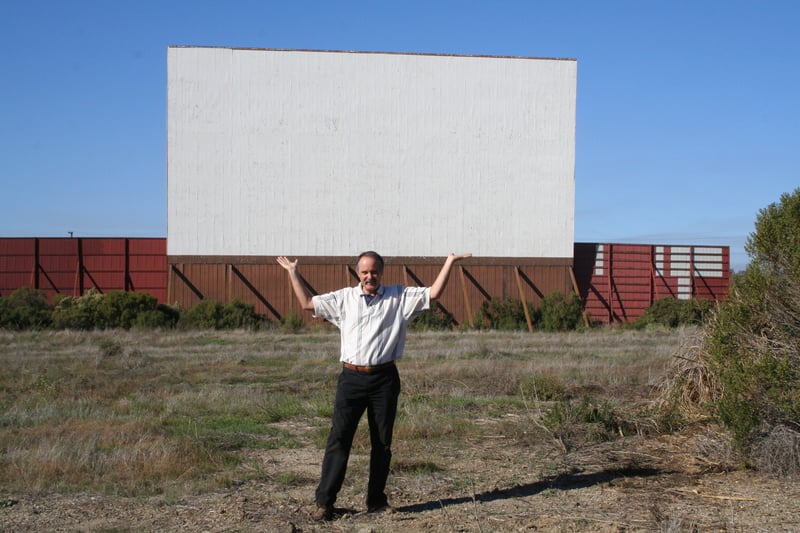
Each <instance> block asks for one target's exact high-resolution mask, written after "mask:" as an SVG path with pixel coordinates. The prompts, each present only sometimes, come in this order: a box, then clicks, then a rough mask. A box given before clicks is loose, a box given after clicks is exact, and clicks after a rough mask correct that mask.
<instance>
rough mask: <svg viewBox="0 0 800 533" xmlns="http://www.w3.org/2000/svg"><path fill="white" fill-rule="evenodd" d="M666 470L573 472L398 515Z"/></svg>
mask: <svg viewBox="0 0 800 533" xmlns="http://www.w3.org/2000/svg"><path fill="white" fill-rule="evenodd" d="M667 473H668V472H664V471H663V470H659V469H656V468H614V469H607V470H602V471H600V472H593V473H582V472H580V471H579V470H573V471H571V472H567V473H564V474H558V475H555V476H550V477H547V478H545V479H543V480H541V481H537V482H535V483H526V484H524V485H516V486H514V487H511V488H508V489H495V490H491V491H487V492H482V493H480V494H475V495H473V496H462V497H459V498H443V499H437V500H430V501H427V502H423V503H417V504H414V505H406V506H403V507H398V508H396V511H397V512H399V513H421V512H424V511H432V510H434V509H440V508H443V507H447V506H449V505H459V504H462V503H470V502H472V501H476V502H493V501H496V500H505V499H509V498H524V497H526V496H534V495H536V494H539V493H540V492H542V491H544V490H548V489H555V490H574V489H583V488H587V487H591V486H594V485H598V484H600V483H608V482H609V481H613V480H615V479H619V478H630V477H652V476H658V475H662V474H667Z"/></svg>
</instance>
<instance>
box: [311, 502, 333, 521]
mask: <svg viewBox="0 0 800 533" xmlns="http://www.w3.org/2000/svg"><path fill="white" fill-rule="evenodd" d="M311 518H313V519H314V520H316V521H317V522H328V521H330V520H333V505H320V504H317V508H316V509H314V512H313V513H311Z"/></svg>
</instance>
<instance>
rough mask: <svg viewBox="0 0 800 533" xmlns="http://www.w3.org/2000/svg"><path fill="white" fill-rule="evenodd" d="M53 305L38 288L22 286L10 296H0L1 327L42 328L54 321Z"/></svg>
mask: <svg viewBox="0 0 800 533" xmlns="http://www.w3.org/2000/svg"><path fill="white" fill-rule="evenodd" d="M51 314H52V306H51V305H50V304H48V302H47V297H46V296H45V295H44V293H43V292H42V291H40V290H37V289H31V288H29V287H20V288H18V289H16V290H15V291H14V292H12V293H11V294H10V295H9V296H8V297H2V296H0V328H8V329H17V330H22V329H29V328H36V329H41V328H45V327H48V326H49V325H50V324H51V323H52V317H51Z"/></svg>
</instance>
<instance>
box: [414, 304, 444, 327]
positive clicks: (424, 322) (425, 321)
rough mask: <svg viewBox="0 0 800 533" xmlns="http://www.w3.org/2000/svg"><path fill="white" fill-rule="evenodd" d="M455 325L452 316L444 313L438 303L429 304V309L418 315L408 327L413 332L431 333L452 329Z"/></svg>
mask: <svg viewBox="0 0 800 533" xmlns="http://www.w3.org/2000/svg"><path fill="white" fill-rule="evenodd" d="M454 324H455V320H454V319H453V315H451V314H450V313H446V312H445V311H444V309H443V308H442V306H441V305H439V302H437V301H433V302H431V308H430V309H426V310H425V311H423V312H422V313H420V314H419V316H417V317H416V318H415V319H414V320H413V321H412V322H411V324H410V325H409V329H411V330H415V331H432V330H445V329H452V328H453V325H454Z"/></svg>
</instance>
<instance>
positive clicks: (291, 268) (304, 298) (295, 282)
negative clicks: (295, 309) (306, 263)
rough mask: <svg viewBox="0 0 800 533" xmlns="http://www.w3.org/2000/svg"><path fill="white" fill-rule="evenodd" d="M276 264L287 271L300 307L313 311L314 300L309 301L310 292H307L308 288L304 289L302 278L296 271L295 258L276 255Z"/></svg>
mask: <svg viewBox="0 0 800 533" xmlns="http://www.w3.org/2000/svg"><path fill="white" fill-rule="evenodd" d="M278 264H279V265H280V266H282V267H283V268H285V269H286V271H287V272H288V273H289V279H290V280H291V282H292V289H294V295H295V296H297V301H299V302H300V307H302V308H303V309H305V310H307V311H313V310H314V302H312V301H311V294H310V293H309V292H308V289H306V286H305V285H304V284H303V280H301V279H300V274H298V272H297V259H295V260H294V261H289V260H288V259H287V258H285V257H283V256H280V257H278Z"/></svg>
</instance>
